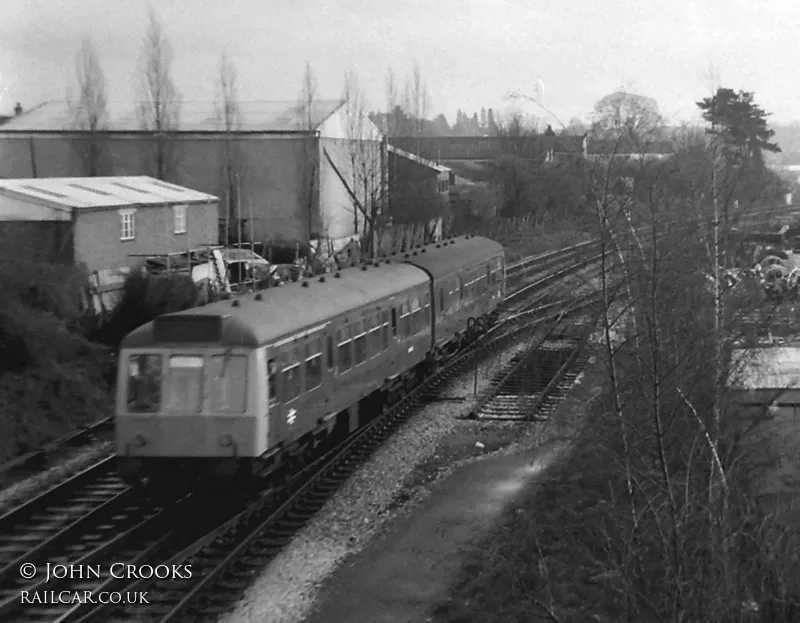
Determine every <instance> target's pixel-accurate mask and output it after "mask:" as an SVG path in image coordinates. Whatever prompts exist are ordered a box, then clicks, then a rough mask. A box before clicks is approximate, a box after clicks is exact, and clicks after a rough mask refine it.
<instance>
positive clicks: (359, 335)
mask: <svg viewBox="0 0 800 623" xmlns="http://www.w3.org/2000/svg"><path fill="white" fill-rule="evenodd" d="M352 331H353V334H354V335H355V337H354V338H353V346H354V349H355V356H356V365H357V366H360V365H361V364H362V363H364V362H365V361H366V360H367V334H366V333H365V332H364V331H363V330H362V326H361V323H360V322H358V323H355V324H354V325H353V329H352Z"/></svg>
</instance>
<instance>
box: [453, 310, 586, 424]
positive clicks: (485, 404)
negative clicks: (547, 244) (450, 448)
mask: <svg viewBox="0 0 800 623" xmlns="http://www.w3.org/2000/svg"><path fill="white" fill-rule="evenodd" d="M596 302H597V299H596V298H592V299H591V300H587V301H586V302H584V303H582V304H580V305H579V306H578V307H574V308H572V309H565V310H564V311H563V312H562V313H561V314H560V315H559V316H558V317H557V318H555V319H553V320H552V322H550V323H549V325H548V326H547V327H546V328H545V329H544V330H543V331H542V333H541V335H538V336H535V337H532V338H530V339H529V340H527V343H525V345H524V347H523V348H522V349H521V350H520V351H519V352H518V353H516V354H515V355H514V356H513V357H512V359H511V360H510V361H509V362H508V363H507V364H505V365H504V366H503V367H502V368H501V370H500V371H499V372H498V374H496V375H495V377H494V379H493V380H492V382H491V383H490V385H489V387H488V388H487V389H486V390H484V392H483V393H482V394H481V395H480V397H479V398H478V400H477V402H476V404H475V406H474V407H473V409H472V411H471V412H470V414H469V415H468V416H467V417H468V418H470V419H481V420H504V421H508V420H531V419H533V420H546V419H547V417H548V416H549V415H550V413H551V412H553V411H554V410H555V408H556V406H557V405H558V403H559V402H560V401H561V399H563V398H564V396H565V395H566V393H567V391H569V388H570V387H572V384H573V383H574V381H575V379H576V378H577V376H578V374H580V371H581V370H582V369H583V367H585V365H586V363H587V361H588V355H586V352H585V349H584V345H585V341H586V339H587V337H588V335H589V332H590V331H591V329H592V328H593V327H594V326H595V325H596V318H597V317H596V313H588V314H587V313H586V312H587V311H588V310H587V308H589V307H590V306H591V305H593V304H594V303H596ZM573 314H577V315H578V316H579V318H578V319H577V320H575V319H574V318H571V316H572V315H573ZM580 316H583V317H582V318H581V317H580ZM567 317H570V319H569V321H568V323H567V327H566V328H565V327H563V324H564V320H565V318H567Z"/></svg>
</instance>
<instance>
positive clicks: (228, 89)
mask: <svg viewBox="0 0 800 623" xmlns="http://www.w3.org/2000/svg"><path fill="white" fill-rule="evenodd" d="M214 113H215V116H216V119H217V124H218V127H219V129H220V131H222V132H223V133H224V134H225V139H224V142H223V144H222V161H223V166H222V179H223V186H224V188H225V198H226V201H225V205H226V210H227V211H226V215H225V223H226V227H225V234H224V237H225V241H226V243H227V242H228V241H229V240H228V239H229V238H230V227H229V223H230V222H235V223H237V225H236V226H237V227H239V228H241V223H240V222H239V221H240V216H241V215H240V214H239V212H238V211H237V206H238V205H239V202H240V201H241V196H240V194H239V191H240V188H241V183H242V180H241V150H240V149H239V145H238V143H237V142H236V141H234V139H233V134H234V133H235V132H237V131H239V130H240V129H241V126H242V119H241V110H240V107H239V97H238V92H237V85H236V67H235V66H234V64H233V62H232V61H231V59H230V57H229V56H228V55H227V53H226V52H224V51H223V52H222V54H221V55H220V61H219V77H218V82H217V94H216V100H215V102H214Z"/></svg>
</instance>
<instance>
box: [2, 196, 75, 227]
mask: <svg viewBox="0 0 800 623" xmlns="http://www.w3.org/2000/svg"><path fill="white" fill-rule="evenodd" d="M70 220H72V209H71V208H67V207H64V208H54V207H51V206H46V205H42V204H40V203H35V202H32V201H26V200H24V199H19V198H17V197H9V196H8V195H4V194H1V193H0V221H70Z"/></svg>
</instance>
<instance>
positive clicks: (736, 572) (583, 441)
mask: <svg viewBox="0 0 800 623" xmlns="http://www.w3.org/2000/svg"><path fill="white" fill-rule="evenodd" d="M626 350H627V352H626ZM629 357H630V350H629V349H623V350H622V352H621V353H620V355H619V361H618V362H617V367H616V373H617V374H618V375H620V377H625V376H628V377H634V376H635V375H634V374H633V373H631V372H630V371H631V370H632V369H634V367H633V366H631V365H630V364H631V363H632V361H631V360H630V359H629ZM626 359H627V361H626ZM605 363H606V364H607V360H606V362H605ZM608 370H609V368H608V366H607V365H604V366H603V367H602V368H597V369H595V372H594V375H595V376H594V379H593V385H594V386H595V387H596V388H599V391H598V392H597V393H595V394H593V395H592V399H591V400H590V401H584V403H583V404H582V405H581V407H582V408H585V409H586V418H585V420H584V421H583V425H582V427H581V429H580V431H579V433H578V434H577V436H576V438H575V440H574V443H572V444H571V446H570V447H569V449H568V451H566V452H563V454H562V456H561V460H559V461H555V462H553V464H552V465H551V467H550V468H549V469H548V470H546V471H544V472H543V473H542V474H541V475H540V477H539V478H538V479H537V481H536V482H535V484H534V485H533V486H529V487H527V488H526V489H525V491H524V492H522V493H521V494H520V495H519V496H518V498H517V500H516V501H515V503H514V504H513V505H512V506H511V507H510V508H509V510H508V511H507V512H506V514H505V516H504V517H503V518H502V519H501V520H499V521H498V522H497V524H496V527H495V528H493V529H492V530H490V531H488V532H487V533H486V534H485V535H484V537H483V538H481V539H479V540H478V541H477V542H475V543H473V546H472V550H471V552H470V553H469V554H468V555H465V556H464V559H463V563H462V564H461V565H460V567H459V570H458V573H457V575H456V579H455V581H454V583H453V584H452V585H451V587H450V591H449V594H448V596H447V597H446V598H445V599H443V600H441V602H440V603H439V604H438V605H436V607H434V608H433V609H432V610H430V611H429V614H430V618H429V619H427V620H429V621H433V622H435V623H455V622H457V621H458V622H463V621H486V622H491V621H498V622H500V621H511V620H525V621H530V622H532V623H536V622H538V621H542V622H544V621H560V622H562V623H564V622H568V621H569V622H572V621H575V622H577V621H597V622H612V621H620V620H678V618H681V617H682V618H683V620H693V621H700V620H702V621H719V622H723V621H734V620H737V621H785V622H788V621H795V620H798V619H800V606H799V605H798V604H800V601H799V600H800V585H799V584H798V583H797V578H798V577H800V529H798V524H797V521H796V518H797V517H798V514H797V508H798V506H799V505H798V499H800V498H798V497H797V495H798V493H800V487H798V486H797V483H798V476H800V473H798V470H797V465H796V461H794V460H793V458H792V456H791V455H787V453H786V452H787V448H788V447H791V448H793V449H794V450H796V448H797V442H798V430H797V426H790V424H792V423H793V422H790V421H789V420H790V418H786V417H784V418H783V419H779V418H776V419H772V420H767V421H763V422H760V423H759V425H758V426H757V427H755V428H754V427H753V421H751V420H747V421H745V420H741V421H739V420H737V422H736V424H737V426H733V427H731V429H735V430H736V431H737V432H736V433H734V436H733V437H732V438H728V439H727V440H726V441H725V442H724V443H722V444H720V455H721V456H720V461H721V464H722V465H724V470H725V471H724V477H723V478H720V470H719V465H720V464H719V463H714V466H713V467H712V463H711V461H709V460H708V459H707V458H706V460H698V455H699V454H700V452H701V448H700V447H699V446H701V445H702V444H704V443H706V442H707V441H708V440H707V438H704V436H703V435H702V434H700V435H697V434H689V432H688V430H687V428H686V426H682V425H681V424H680V423H679V422H676V421H674V420H673V421H670V420H669V419H668V418H667V417H665V418H664V423H665V428H664V429H663V430H662V431H660V433H659V431H658V430H656V428H655V426H654V422H652V421H649V422H648V421H646V419H645V418H643V417H641V414H642V412H643V411H644V410H641V411H638V412H637V411H630V410H627V409H624V408H623V409H622V410H620V409H619V404H618V403H615V400H614V393H613V385H612V383H611V382H610V378H609V374H608ZM626 370H627V371H628V372H626ZM617 382H618V383H624V382H625V381H624V379H623V378H618V380H617ZM617 387H619V385H618V386H617ZM638 393H639V394H645V393H646V389H644V388H641V387H640V388H639V390H638ZM562 406H563V407H564V408H567V406H566V403H564V404H563V405H562ZM572 408H575V406H574V405H573V406H572ZM728 415H729V416H730V417H739V416H738V415H737V411H736V409H731V410H730V411H729V412H728ZM665 416H666V413H665ZM789 428H791V430H789ZM623 431H627V433H626V434H623ZM634 431H635V432H634ZM744 431H746V434H742V433H743V432H744ZM659 434H660V435H661V436H662V438H663V441H664V444H663V445H662V447H663V448H664V451H665V453H666V456H665V457H664V458H665V459H666V460H665V462H664V464H661V463H660V460H659V456H658V447H659V445H658V444H657V443H655V442H654V440H655V439H656V438H657V437H658V435H659ZM765 436H766V438H769V439H770V441H769V442H767V441H766V440H765ZM790 439H791V440H792V441H790ZM626 441H627V443H626ZM790 463H791V467H790V465H789V464H790ZM670 494H672V495H670ZM397 620H402V619H397Z"/></svg>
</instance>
